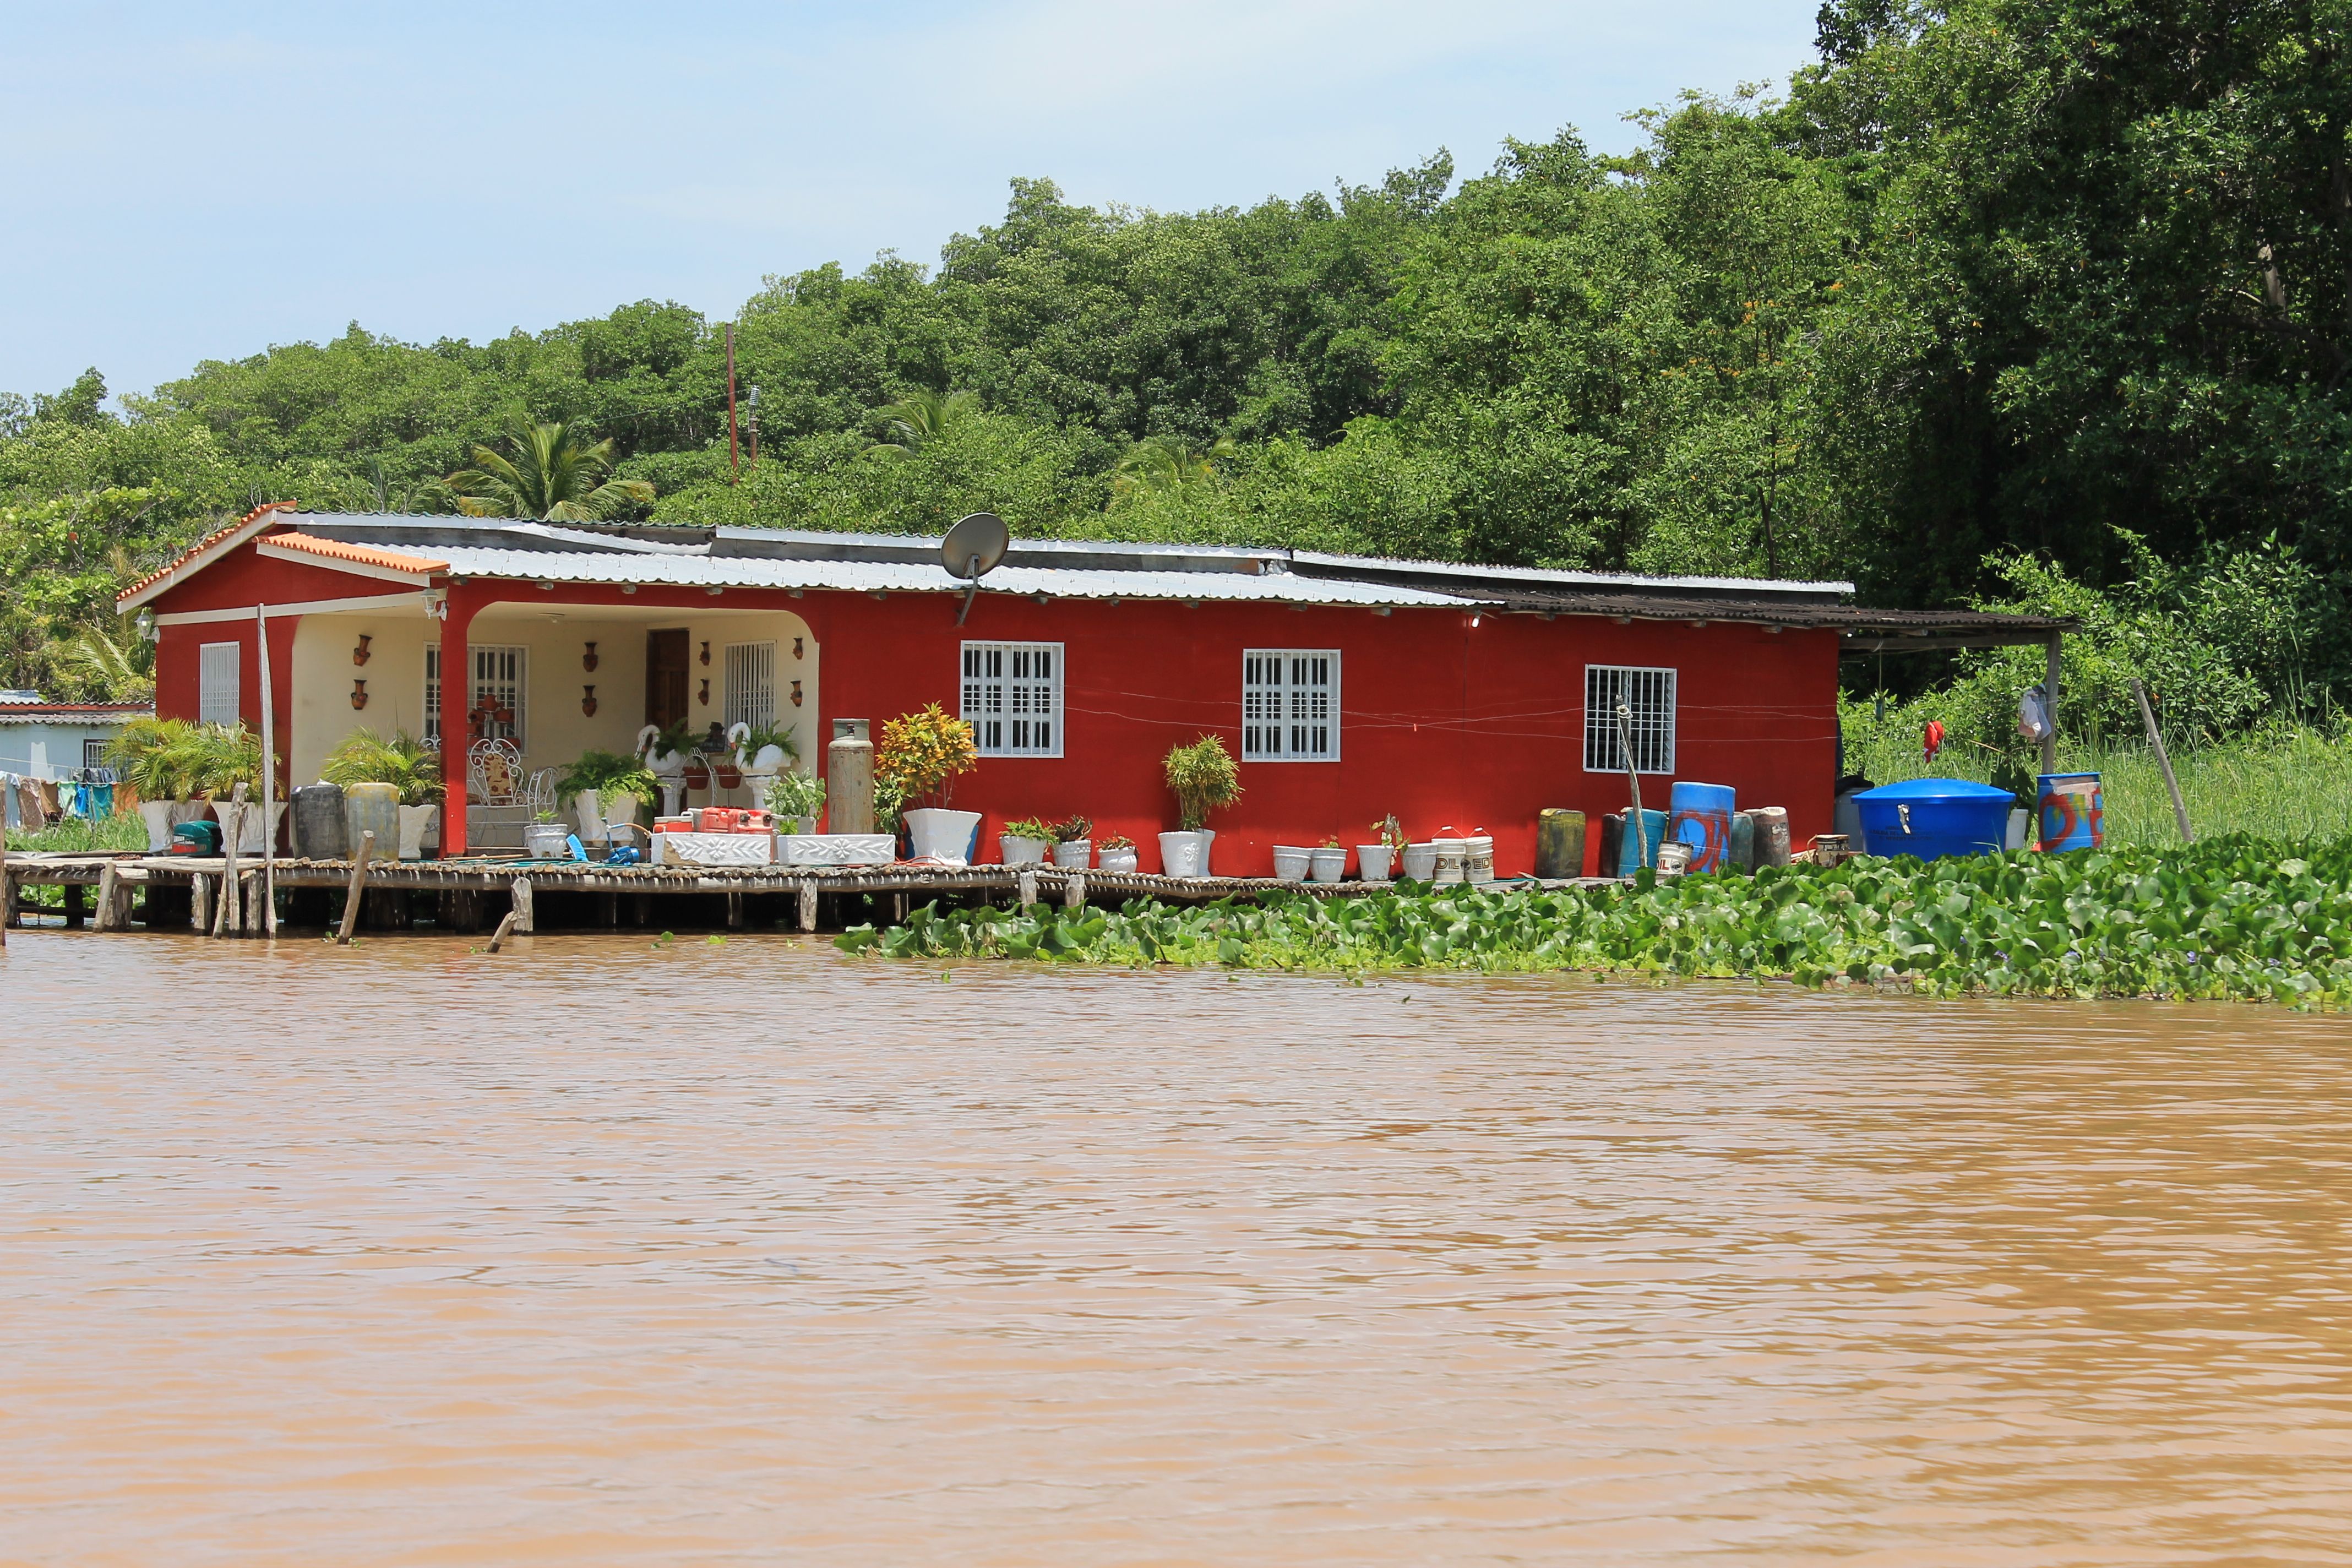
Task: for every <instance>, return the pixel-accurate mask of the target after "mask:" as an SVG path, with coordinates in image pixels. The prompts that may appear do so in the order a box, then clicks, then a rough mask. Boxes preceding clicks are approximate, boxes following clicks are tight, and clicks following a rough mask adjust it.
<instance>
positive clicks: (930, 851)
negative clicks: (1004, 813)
mask: <svg viewBox="0 0 2352 1568" xmlns="http://www.w3.org/2000/svg"><path fill="white" fill-rule="evenodd" d="M906 822H907V848H908V856H909V857H910V858H913V859H917V860H936V861H938V862H939V863H940V865H942V866H969V865H971V854H972V839H973V837H974V836H975V835H976V834H977V833H979V831H980V813H978V812H976V811H949V810H946V809H944V808H943V807H940V806H929V805H927V806H921V807H919V808H918V809H916V810H914V811H910V812H908V813H907V816H906Z"/></svg>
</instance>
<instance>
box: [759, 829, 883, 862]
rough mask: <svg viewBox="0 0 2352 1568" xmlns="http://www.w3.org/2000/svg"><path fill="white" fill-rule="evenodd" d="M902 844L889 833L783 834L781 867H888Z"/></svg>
mask: <svg viewBox="0 0 2352 1568" xmlns="http://www.w3.org/2000/svg"><path fill="white" fill-rule="evenodd" d="M896 859H898V839H897V838H895V837H892V836H891V835H889V834H887V833H779V834H777V835H776V864H778V865H779V866H887V865H889V864H890V863H891V862H892V861H894V860H896Z"/></svg>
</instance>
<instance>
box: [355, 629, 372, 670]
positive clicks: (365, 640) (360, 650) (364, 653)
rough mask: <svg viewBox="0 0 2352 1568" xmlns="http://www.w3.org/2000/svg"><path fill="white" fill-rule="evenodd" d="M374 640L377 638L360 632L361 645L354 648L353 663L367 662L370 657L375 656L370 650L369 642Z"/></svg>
mask: <svg viewBox="0 0 2352 1568" xmlns="http://www.w3.org/2000/svg"><path fill="white" fill-rule="evenodd" d="M373 641H375V638H373V637H370V636H368V634H367V633H365V632H362V633H361V634H360V646H359V647H355V648H353V649H352V663H353V664H365V663H366V662H367V661H368V660H369V659H370V658H373V657H374V656H373V655H372V654H370V653H369V652H368V644H370V643H372V642H373Z"/></svg>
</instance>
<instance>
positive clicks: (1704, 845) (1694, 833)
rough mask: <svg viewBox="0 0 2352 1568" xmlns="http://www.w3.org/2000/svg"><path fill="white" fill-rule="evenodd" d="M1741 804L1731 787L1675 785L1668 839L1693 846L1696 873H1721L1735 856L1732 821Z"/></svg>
mask: <svg viewBox="0 0 2352 1568" xmlns="http://www.w3.org/2000/svg"><path fill="white" fill-rule="evenodd" d="M1666 807H1667V810H1668V811H1669V812H1671V813H1672V816H1670V817H1669V819H1668V821H1667V824H1666V837H1669V838H1671V839H1673V840H1674V841H1675V843H1677V844H1687V845H1689V846H1690V851H1691V858H1690V868H1691V869H1692V870H1693V871H1720V870H1722V869H1723V868H1724V863H1725V862H1726V861H1727V859H1728V858H1730V852H1731V817H1732V813H1733V812H1734V811H1735V810H1736V809H1737V808H1738V801H1737V799H1736V798H1735V797H1734V795H1733V794H1732V789H1731V786H1730V785H1729V784H1689V783H1683V784H1675V787H1674V789H1673V790H1672V791H1671V792H1670V793H1669V794H1668V795H1667V797H1666Z"/></svg>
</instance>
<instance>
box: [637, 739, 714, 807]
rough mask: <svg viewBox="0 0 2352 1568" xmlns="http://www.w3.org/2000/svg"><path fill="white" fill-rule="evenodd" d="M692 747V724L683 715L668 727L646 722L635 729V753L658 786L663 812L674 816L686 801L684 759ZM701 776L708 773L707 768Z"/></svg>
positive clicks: (685, 765) (692, 753)
mask: <svg viewBox="0 0 2352 1568" xmlns="http://www.w3.org/2000/svg"><path fill="white" fill-rule="evenodd" d="M694 747H695V736H694V726H693V725H691V724H689V723H688V722H687V721H685V720H683V719H680V720H678V721H677V722H676V723H674V724H672V725H670V727H669V728H668V729H667V730H665V729H662V728H660V727H658V726H656V725H653V724H648V725H646V727H645V728H644V729H642V730H640V731H637V756H638V757H639V759H640V760H642V761H643V762H644V763H645V764H646V771H647V772H649V773H652V774H653V775H654V780H655V782H656V784H659V785H660V787H661V792H662V805H661V808H662V815H663V816H677V814H678V810H679V808H680V807H682V806H683V805H685V804H686V771H687V763H688V760H689V759H691V758H692V757H693V756H694V754H695V752H694ZM703 776H704V777H705V778H706V779H707V778H708V777H709V771H708V770H707V769H706V770H705V772H704V775H703Z"/></svg>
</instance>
